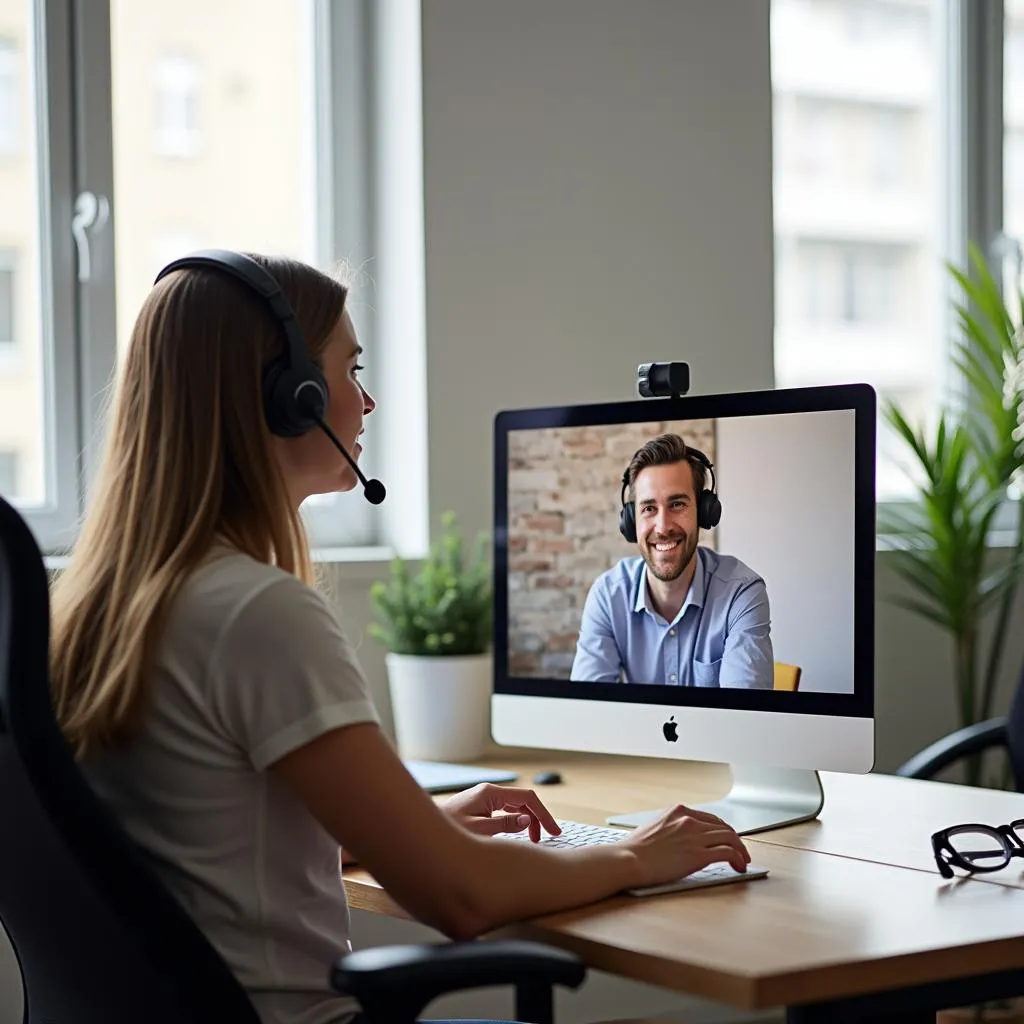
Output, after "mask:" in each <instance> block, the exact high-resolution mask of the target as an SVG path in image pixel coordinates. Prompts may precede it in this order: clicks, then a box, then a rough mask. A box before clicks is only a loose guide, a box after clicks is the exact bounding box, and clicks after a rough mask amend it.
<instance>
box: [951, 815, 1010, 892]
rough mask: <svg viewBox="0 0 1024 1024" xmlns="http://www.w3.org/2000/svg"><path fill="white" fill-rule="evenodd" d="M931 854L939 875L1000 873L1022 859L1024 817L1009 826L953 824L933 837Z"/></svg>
mask: <svg viewBox="0 0 1024 1024" xmlns="http://www.w3.org/2000/svg"><path fill="white" fill-rule="evenodd" d="M932 851H933V852H934V854H935V863H936V864H937V865H938V868H939V874H940V875H942V877H943V878H952V877H953V868H955V867H956V868H962V869H963V870H964V871H971V872H975V871H1001V870H1002V869H1003V868H1005V867H1006V866H1007V864H1009V863H1010V861H1011V860H1012V859H1013V858H1014V857H1024V818H1020V819H1018V820H1017V821H1011V822H1010V824H1009V825H1000V826H999V827H998V828H992V827H991V826H990V825H954V826H953V827H952V828H944V829H941V830H940V831H938V832H936V833H935V834H934V835H933V836H932Z"/></svg>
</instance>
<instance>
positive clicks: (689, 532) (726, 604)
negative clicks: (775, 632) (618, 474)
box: [570, 434, 774, 690]
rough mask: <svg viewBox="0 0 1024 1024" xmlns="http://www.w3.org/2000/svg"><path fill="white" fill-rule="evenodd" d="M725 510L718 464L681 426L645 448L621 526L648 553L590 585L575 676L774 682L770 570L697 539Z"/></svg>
mask: <svg viewBox="0 0 1024 1024" xmlns="http://www.w3.org/2000/svg"><path fill="white" fill-rule="evenodd" d="M709 474H710V475H711V481H712V484H711V487H710V488H708V486H707V482H708V475H709ZM627 494H628V500H627ZM720 516H721V504H720V503H719V500H718V495H717V494H716V493H715V486H714V469H713V467H712V465H711V462H710V461H709V460H708V458H707V456H706V455H704V453H703V452H701V451H699V450H698V449H696V448H691V447H689V446H688V445H687V444H686V443H685V442H684V441H683V439H682V438H681V437H679V436H678V435H676V434H662V435H661V436H659V437H655V438H652V439H651V440H650V441H648V442H647V443H646V444H645V445H644V446H643V447H642V448H640V449H639V451H637V452H636V454H635V455H634V456H633V458H632V459H631V461H630V463H629V466H628V467H627V469H626V472H625V473H624V474H623V478H622V512H621V515H620V519H619V529H620V531H621V532H622V535H623V536H624V537H625V538H626V539H627V540H628V541H630V542H631V543H635V544H637V545H638V546H639V549H640V554H639V555H635V556H632V557H629V558H624V559H622V560H621V561H620V562H619V563H618V564H617V565H615V566H613V567H612V568H611V569H609V570H608V571H607V572H604V573H602V574H601V575H600V576H599V577H598V578H597V579H596V580H595V581H594V584H593V586H592V587H591V588H590V592H589V593H588V595H587V600H586V603H585V605H584V608H583V618H582V622H581V624H580V634H579V640H578V641H577V645H576V657H575V660H574V661H573V666H572V671H571V673H570V678H571V679H573V680H578V681H581V682H588V681H589V682H608V683H616V682H625V683H662V684H666V685H669V686H705V687H742V688H747V689H764V690H770V689H771V688H772V686H773V674H774V664H773V655H772V641H771V615H770V611H769V606H768V592H767V589H766V587H765V583H764V580H763V579H762V578H761V577H760V576H759V575H758V574H757V573H755V572H754V571H753V570H752V569H750V568H748V567H747V566H746V565H744V564H743V563H742V562H741V561H739V559H737V558H733V557H732V556H731V555H722V554H718V553H717V552H715V551H712V550H711V549H710V548H706V547H701V546H699V545H698V543H697V540H698V534H699V531H700V530H701V529H711V528H712V527H714V526H716V525H717V524H718V520H719V517H720Z"/></svg>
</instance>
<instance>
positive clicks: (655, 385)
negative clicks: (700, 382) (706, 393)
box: [636, 363, 690, 398]
mask: <svg viewBox="0 0 1024 1024" xmlns="http://www.w3.org/2000/svg"><path fill="white" fill-rule="evenodd" d="M636 389H637V391H638V392H639V394H640V397H641V398H678V397H679V396H680V395H685V394H686V392H687V391H689V390H690V364H689V363H641V364H640V365H639V366H638V367H637V368H636Z"/></svg>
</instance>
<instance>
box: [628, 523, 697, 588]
mask: <svg viewBox="0 0 1024 1024" xmlns="http://www.w3.org/2000/svg"><path fill="white" fill-rule="evenodd" d="M674 540H679V541H680V544H679V546H678V547H676V548H673V549H672V550H671V551H666V552H664V553H662V552H658V551H655V550H654V545H655V544H669V543H671V542H672V541H674ZM640 550H641V553H642V554H643V557H644V561H645V562H646V563H647V571H648V572H649V573H650V574H651V575H652V576H653V577H654V578H655V579H658V580H661V581H662V583H671V582H672V580H676V579H679V577H680V576H682V574H683V573H684V572H685V571H686V567H687V566H688V565H689V564H690V560H691V559H692V558H693V555H694V552H696V550H697V533H696V531H694V533H693V536H690V535H688V534H685V533H680V534H678V536H676V537H660V538H658V539H648V540H645V541H644V542H643V544H642V545H641V548H640Z"/></svg>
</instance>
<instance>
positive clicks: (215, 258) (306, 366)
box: [153, 249, 387, 505]
mask: <svg viewBox="0 0 1024 1024" xmlns="http://www.w3.org/2000/svg"><path fill="white" fill-rule="evenodd" d="M189 269H212V270H218V271H221V272H222V273H226V274H229V275H230V276H231V277H233V278H235V280H237V281H241V282H242V284H244V285H245V286H246V287H247V288H249V290H250V291H253V292H255V293H256V294H257V295H258V296H260V298H262V299H263V300H264V301H265V302H266V304H267V306H268V307H269V309H270V312H271V313H272V314H273V315H274V318H275V319H276V320H277V322H278V323H279V324H280V325H281V328H282V330H283V331H284V336H285V347H284V352H282V353H281V355H280V356H278V357H277V358H276V359H273V360H271V362H270V363H268V364H267V367H266V368H265V370H264V371H263V380H262V384H261V390H262V397H263V415H264V418H265V419H266V421H267V426H268V427H269V428H270V431H271V433H273V434H277V435H278V436H279V437H300V436H301V435H302V434H305V433H306V432H307V431H309V430H312V429H313V428H314V427H319V428H320V429H321V430H323V431H324V433H325V434H327V436H328V437H329V438H330V439H331V441H333V442H334V445H335V446H336V447H337V449H338V450H339V451H340V452H341V454H342V455H344V456H345V458H346V459H347V460H348V463H349V465H350V466H351V467H352V469H353V470H354V471H355V474H356V476H357V477H358V478H359V482H360V483H361V484H362V485H363V494H364V496H365V497H366V500H367V501H369V502H370V503H371V504H373V505H379V504H380V503H381V502H382V501H383V500H384V498H385V496H386V493H387V492H386V491H385V489H384V485H383V484H382V483H381V482H380V481H379V480H367V479H366V477H365V476H364V475H363V473H362V471H361V470H360V468H359V466H358V465H357V464H356V461H355V459H353V458H352V456H351V455H349V453H348V451H347V450H346V449H345V446H344V445H343V444H342V443H341V442H340V441H339V440H338V438H337V437H336V436H335V434H334V431H333V430H331V428H330V427H329V426H328V425H327V423H326V422H325V420H324V417H325V415H326V413H327V405H328V401H329V395H328V393H327V381H326V380H325V379H324V375H323V373H322V372H321V370H320V368H319V367H318V366H317V365H316V363H314V362H313V360H312V359H311V358H310V355H309V349H308V348H307V347H306V341H305V339H304V338H303V336H302V330H301V329H300V327H299V322H298V320H297V319H296V318H295V313H294V312H293V310H292V308H291V306H290V305H289V304H288V300H287V299H286V298H285V297H284V293H283V292H282V291H281V286H280V284H278V282H277V279H276V278H275V277H274V276H273V274H271V273H270V271H268V270H267V269H266V268H265V267H263V266H262V265H261V264H259V263H257V262H256V261H255V260H254V259H251V258H250V257H248V256H246V255H245V254H244V253H240V252H233V251H232V250H230V249H202V250H200V251H199V252H193V253H189V254H188V255H187V256H182V257H180V258H179V259H176V260H172V261H171V262H170V263H168V264H167V266H166V267H164V268H163V270H161V271H160V273H159V274H157V276H156V280H154V282H153V283H154V284H156V283H157V281H159V280H160V279H161V278H163V277H165V276H166V275H167V274H170V273H171V272H172V271H174V270H189Z"/></svg>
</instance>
